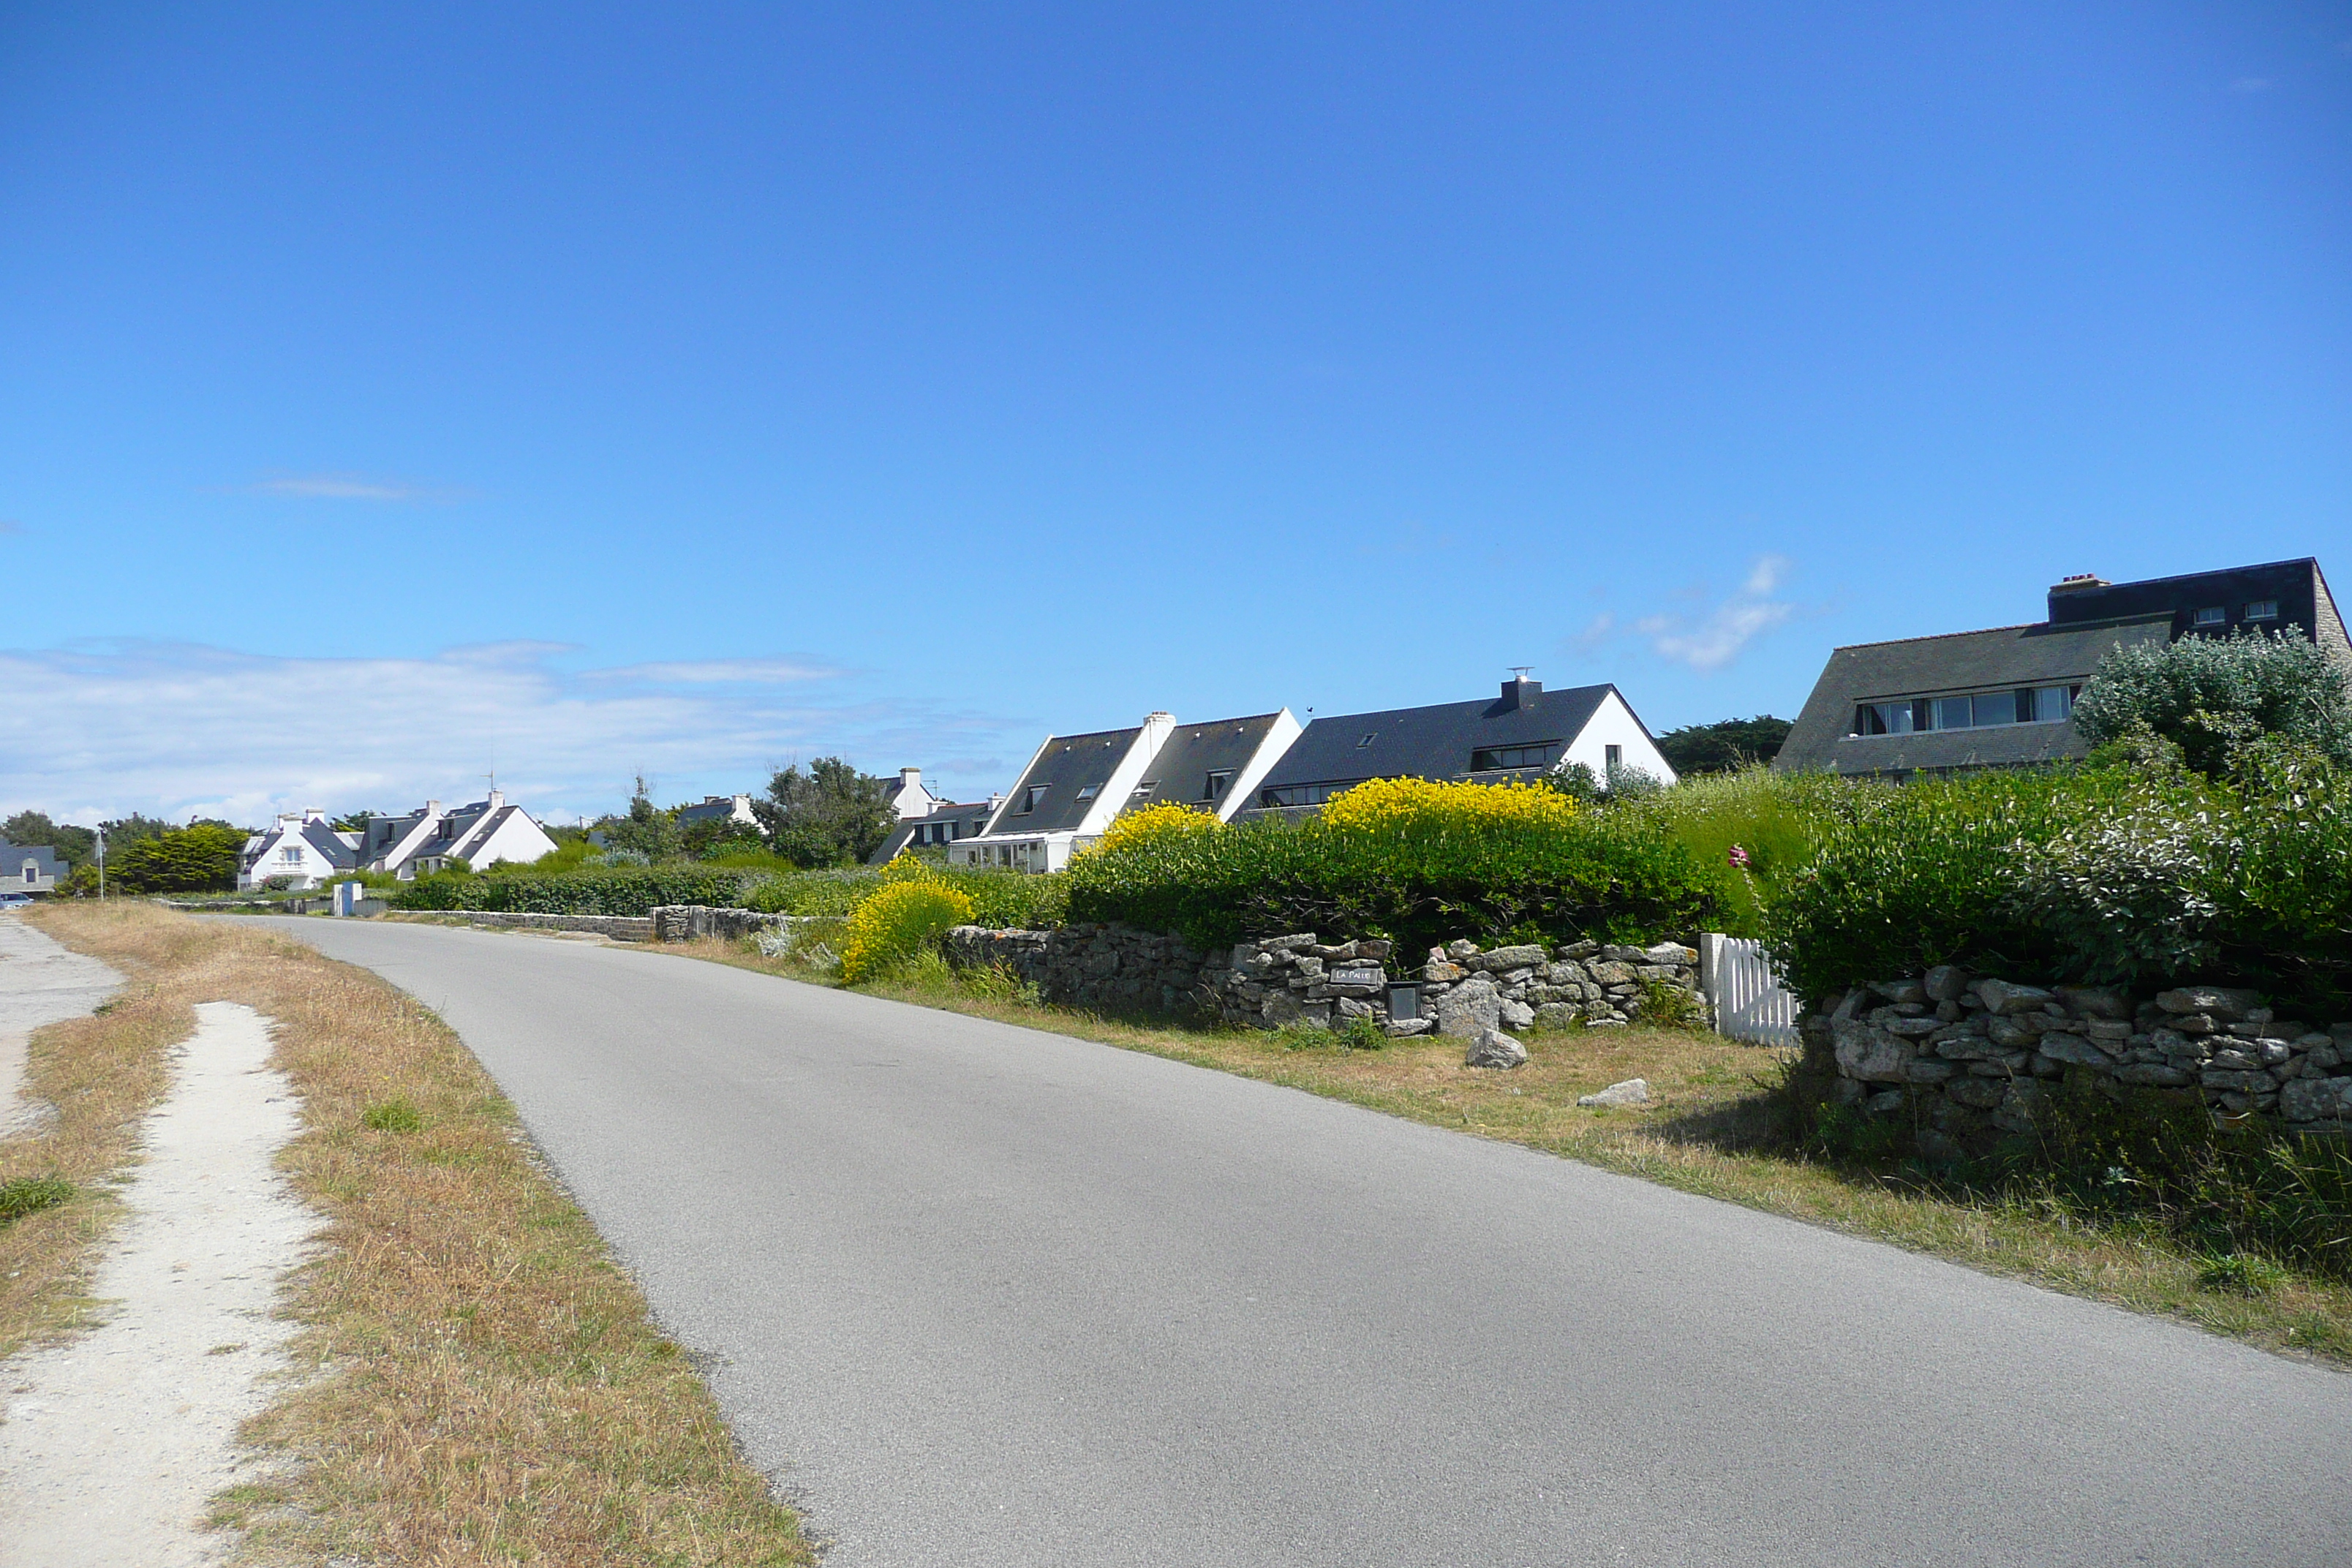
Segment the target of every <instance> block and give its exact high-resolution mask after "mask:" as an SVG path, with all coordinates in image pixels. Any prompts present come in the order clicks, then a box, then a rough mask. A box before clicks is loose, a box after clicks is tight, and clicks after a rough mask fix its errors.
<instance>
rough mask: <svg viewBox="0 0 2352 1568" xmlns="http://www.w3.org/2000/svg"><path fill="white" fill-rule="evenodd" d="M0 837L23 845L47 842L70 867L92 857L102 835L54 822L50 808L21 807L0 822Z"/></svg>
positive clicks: (36, 844) (0, 839)
mask: <svg viewBox="0 0 2352 1568" xmlns="http://www.w3.org/2000/svg"><path fill="white" fill-rule="evenodd" d="M0 841H5V842H6V843H10V844H14V845H16V847H19V848H22V849H30V848H34V847H37V846H40V845H47V847H49V848H51V849H54V850H56V851H57V852H58V859H60V860H63V861H64V862H65V863H66V866H67V868H68V869H70V868H74V867H77V866H79V865H80V864H81V863H82V862H83V861H85V860H88V859H89V858H91V857H92V856H93V855H95V854H96V853H97V850H98V835H97V834H95V833H93V832H91V831H90V830H89V828H87V827H75V826H70V825H61V824H58V823H55V822H51V821H50V820H49V818H48V815H47V813H46V812H39V811H20V812H18V813H17V814H16V816H12V817H10V818H8V820H7V821H5V822H0Z"/></svg>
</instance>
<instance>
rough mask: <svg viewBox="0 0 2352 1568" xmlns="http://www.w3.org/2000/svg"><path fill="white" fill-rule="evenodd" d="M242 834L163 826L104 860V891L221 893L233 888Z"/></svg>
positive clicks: (218, 827)
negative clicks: (153, 833)
mask: <svg viewBox="0 0 2352 1568" xmlns="http://www.w3.org/2000/svg"><path fill="white" fill-rule="evenodd" d="M245 838H246V836H245V835H244V834H243V833H240V832H238V831H237V830H236V828H234V827H229V826H225V825H222V824H218V823H210V822H205V823H198V824H196V825H195V826H191V827H168V828H165V829H164V830H163V832H161V833H158V834H155V835H154V836H152V837H145V838H141V839H139V840H138V841H137V842H135V843H132V844H131V845H129V846H128V847H121V848H118V849H117V850H116V851H115V852H114V853H112V854H110V855H109V856H108V857H107V860H106V886H107V890H108V891H109V892H121V893H206V892H226V891H227V890H229V889H233V888H235V887H236V870H237V863H238V861H239V859H240V858H242V857H243V854H244V851H245Z"/></svg>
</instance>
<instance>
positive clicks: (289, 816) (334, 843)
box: [236, 805, 360, 891]
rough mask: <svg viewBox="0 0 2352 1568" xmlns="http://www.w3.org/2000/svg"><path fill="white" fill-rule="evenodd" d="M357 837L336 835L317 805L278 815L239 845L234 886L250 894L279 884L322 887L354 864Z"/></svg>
mask: <svg viewBox="0 0 2352 1568" xmlns="http://www.w3.org/2000/svg"><path fill="white" fill-rule="evenodd" d="M359 843H360V836H359V835H358V834H356V833H338V832H336V831H335V830H334V829H333V828H332V827H331V826H328V824H327V814H326V813H325V812H323V811H321V810H320V809H319V808H318V807H317V806H315V805H313V806H306V807H304V808H303V809H302V810H300V811H289V812H281V813H280V814H279V815H278V821H277V823H276V825H275V826H270V827H266V828H264V829H262V830H261V831H260V832H259V833H257V834H255V835H253V836H252V837H249V838H247V840H246V841H245V850H244V853H243V854H242V855H241V856H240V857H239V858H238V859H237V865H236V885H237V888H238V889H239V890H240V891H251V890H252V889H256V888H262V887H267V886H268V885H269V884H270V883H271V882H273V881H277V880H278V879H281V878H282V879H284V881H283V883H282V885H283V886H286V887H289V888H316V887H320V886H323V885H324V884H325V883H327V882H328V881H330V880H331V879H333V878H334V877H335V876H337V875H338V874H339V873H348V872H349V871H351V869H352V868H353V867H355V866H356V865H358V864H359Z"/></svg>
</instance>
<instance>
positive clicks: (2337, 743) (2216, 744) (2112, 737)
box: [2074, 626, 2352, 775]
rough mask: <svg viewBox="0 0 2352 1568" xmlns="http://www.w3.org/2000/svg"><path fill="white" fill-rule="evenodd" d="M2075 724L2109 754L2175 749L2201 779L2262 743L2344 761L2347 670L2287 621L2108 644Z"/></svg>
mask: <svg viewBox="0 0 2352 1568" xmlns="http://www.w3.org/2000/svg"><path fill="white" fill-rule="evenodd" d="M2074 728H2075V729H2076V730H2077V731H2079V732H2080V733H2081V734H2082V736H2083V738H2084V740H2086V741H2088V742H2090V743H2091V744H2092V745H2093V746H2094V747H2095V748H2099V749H2101V750H2102V751H2103V752H2105V754H2107V755H2109V756H2124V757H2130V756H2137V757H2143V758H2145V757H2153V756H2158V755H2165V754H2169V753H2171V752H2174V751H2176V750H2177V752H2178V754H2179V758H2180V760H2181V761H2182V762H2184V763H2187V764H2188V765H2189V766H2190V767H2192V768H2195V769H2196V770H2197V771H2198V772H2199V773H2205V774H2208V775H2218V774H2221V773H2226V772H2228V771H2229V770H2230V768H2231V765H2232V764H2233V763H2235V762H2236V761H2237V760H2238V759H2239V757H2240V755H2241V754H2242V752H2245V750H2246V749H2247V748H2248V747H2250V746H2253V745H2257V744H2260V743H2263V742H2280V741H2284V742H2287V743H2289V744H2291V745H2295V746H2301V747H2307V748H2309V749H2310V750H2312V751H2314V752H2318V753H2320V754H2321V755H2323V756H2326V758H2328V759H2329V760H2330V761H2332V762H2335V763H2339V764H2343V765H2347V766H2352V671H2347V669H2346V668H2345V667H2344V666H2343V665H2342V664H2340V663H2338V662H2337V661H2336V659H2334V658H2330V657H2329V655H2328V653H2327V651H2326V649H2325V648H2323V647H2320V646H2319V645H2318V644H2317V643H2315V642H2312V641H2310V640H2308V639H2306V638H2305V637H2303V635H2302V634H2301V633H2300V632H2299V631H2298V630H2297V629H2296V628H2294V627H2293V626H2289V627H2288V628H2287V629H2286V630H2285V631H2284V632H2278V633H2263V632H2254V631H2248V630H2244V629H2240V630H2239V631H2238V632H2236V633H2234V634H2233V635H2231V636H2230V637H2183V638H2181V639H2180V640H2179V642H2175V643H2156V644H2147V643H2142V644H2137V645H2133V646H2126V647H2117V648H2116V649H2114V650H2113V651H2111V652H2110V653H2108V655H2107V656H2106V657H2105V658H2103V659H2101V660H2100V661H2099V668H2098V670H2097V672H2096V673H2095V674H2094V675H2093V676H2092V678H2091V682H2090V685H2089V686H2088V687H2087V688H2085V689H2084V692H2083V695H2082V699H2081V700H2079V701H2077V702H2076V703H2075V704H2074Z"/></svg>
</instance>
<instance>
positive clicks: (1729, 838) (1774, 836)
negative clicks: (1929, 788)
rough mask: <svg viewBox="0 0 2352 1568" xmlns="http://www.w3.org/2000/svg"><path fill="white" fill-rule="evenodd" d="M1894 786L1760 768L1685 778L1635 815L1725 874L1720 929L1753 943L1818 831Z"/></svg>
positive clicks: (1807, 857) (1817, 840) (1807, 861)
mask: <svg viewBox="0 0 2352 1568" xmlns="http://www.w3.org/2000/svg"><path fill="white" fill-rule="evenodd" d="M1894 787H1895V786H1894V785H1892V784H1881V783H1879V782H1877V781H1875V780H1859V779H1843V778H1840V777H1838V776H1837V775H1836V774H1835V773H1775V772H1773V771H1772V770H1771V769H1770V768H1768V767H1761V766H1758V767H1751V768H1747V769H1744V770H1742V771H1740V772H1738V773H1717V774H1714V775H1711V776H1702V777H1699V778H1694V779H1685V780H1684V781H1683V782H1682V783H1681V784H1676V785H1675V787H1674V788H1673V789H1670V790H1666V791H1664V792H1663V793H1661V794H1660V795H1655V796H1654V797H1652V798H1650V799H1648V800H1644V801H1643V802H1641V803H1640V805H1639V809H1641V810H1643V811H1646V812H1649V813H1651V814H1652V815H1653V816H1654V817H1655V818H1656V820H1657V821H1658V823H1659V824H1660V825H1661V826H1663V827H1664V830H1665V831H1666V833H1667V834H1668V835H1670V836H1671V837H1673V838H1674V839H1675V842H1677V843H1679V844H1680V845H1682V846H1683V847H1684V848H1685V849H1687V850H1689V851H1690V852H1691V857H1692V858H1693V859H1695V860H1696V861H1697V862H1698V863H1699V864H1700V865H1702V866H1707V867H1717V866H1720V867H1723V868H1726V870H1727V873H1728V875H1727V877H1726V879H1725V893H1726V899H1727V909H1726V910H1725V911H1724V912H1725V921H1724V926H1723V929H1724V930H1725V931H1728V932H1729V933H1730V934H1732V935H1733V936H1751V937H1752V936H1756V935H1759V934H1760V933H1761V931H1762V929H1763V906H1764V900H1766V899H1767V898H1769V897H1770V895H1771V893H1772V891H1773V890H1774V889H1777V888H1778V887H1780V885H1781V884H1782V883H1783V882H1785V881H1787V880H1788V879H1790V878H1792V877H1794V876H1795V875H1796V874H1797V873H1798V872H1799V871H1801V870H1802V869H1804V868H1806V867H1807V866H1809V865H1811V863H1812V859H1813V855H1814V852H1815V851H1816V849H1818V847H1820V844H1821V842H1822V836H1823V832H1824V830H1825V829H1826V828H1827V827H1828V826H1830V825H1831V824H1832V823H1834V822H1836V821H1838V820H1839V819H1840V818H1841V817H1842V816H1847V815H1851V814H1852V813H1853V812H1854V811H1856V810H1863V809H1867V808H1868V806H1869V805H1870V804H1871V803H1872V802H1873V801H1874V799H1875V797H1877V796H1879V795H1885V794H1886V793H1887V792H1888V791H1890V790H1892V789H1893V788H1894ZM1735 849H1737V850H1738V852H1739V853H1738V855H1736V856H1735V855H1734V854H1733V853H1732V851H1733V850H1735Z"/></svg>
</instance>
